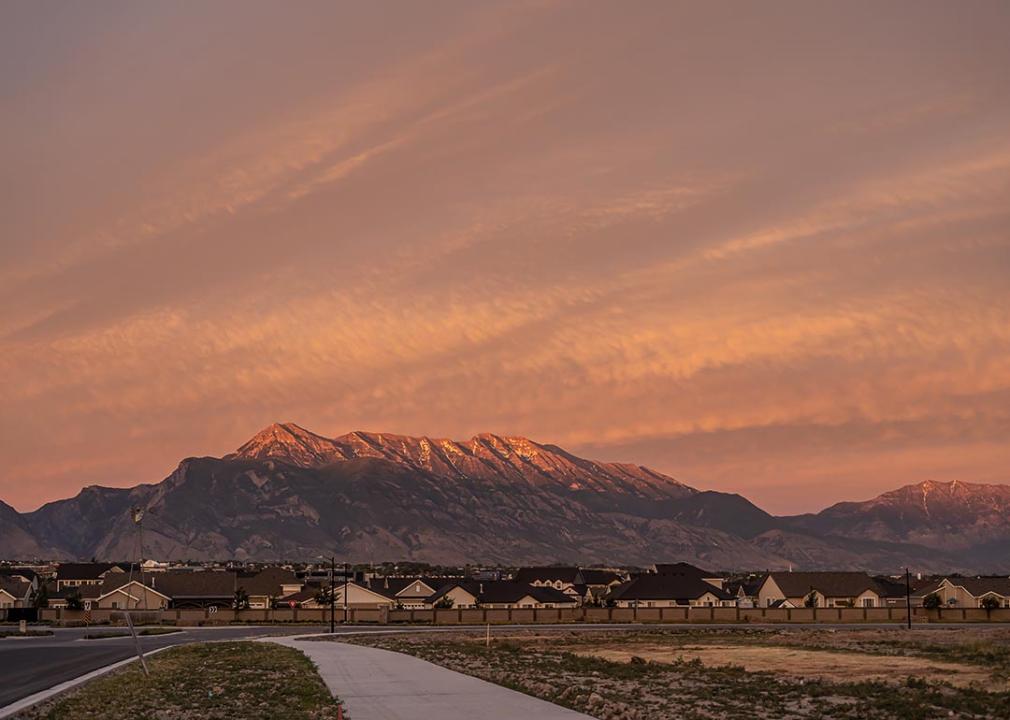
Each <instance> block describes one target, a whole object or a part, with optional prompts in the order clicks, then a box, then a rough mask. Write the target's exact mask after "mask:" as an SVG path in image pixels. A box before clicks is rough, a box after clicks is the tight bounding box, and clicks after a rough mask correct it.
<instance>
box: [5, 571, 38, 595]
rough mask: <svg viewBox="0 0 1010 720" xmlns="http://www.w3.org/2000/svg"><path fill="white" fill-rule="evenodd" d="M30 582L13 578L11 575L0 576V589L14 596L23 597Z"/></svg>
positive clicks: (29, 586)
mask: <svg viewBox="0 0 1010 720" xmlns="http://www.w3.org/2000/svg"><path fill="white" fill-rule="evenodd" d="M31 586H32V584H31V583H29V582H25V581H24V580H15V579H13V578H11V577H4V576H0V590H3V591H4V592H7V593H9V594H10V595H11V596H13V597H15V598H23V597H25V596H26V595H28V591H29V589H30V588H31Z"/></svg>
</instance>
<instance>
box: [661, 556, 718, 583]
mask: <svg viewBox="0 0 1010 720" xmlns="http://www.w3.org/2000/svg"><path fill="white" fill-rule="evenodd" d="M653 573H654V574H656V575H665V576H672V577H693V578H698V579H699V580H703V581H705V582H707V583H708V584H709V585H712V586H714V587H717V588H719V589H722V588H723V586H724V585H725V583H726V580H725V578H723V577H721V576H720V575H719V574H718V573H714V572H709V571H708V570H702V569H701V568H699V567H695V566H694V565H692V564H690V563H686V562H677V563H657V564H656V565H653Z"/></svg>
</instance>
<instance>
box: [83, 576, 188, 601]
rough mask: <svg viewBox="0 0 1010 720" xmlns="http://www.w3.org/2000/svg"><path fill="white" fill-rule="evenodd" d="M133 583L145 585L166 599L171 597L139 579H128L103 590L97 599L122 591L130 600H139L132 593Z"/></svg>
mask: <svg viewBox="0 0 1010 720" xmlns="http://www.w3.org/2000/svg"><path fill="white" fill-rule="evenodd" d="M103 585H104V583H103ZM134 585H141V586H143V587H146V588H147V589H148V590H150V591H151V592H153V593H154V594H155V595H160V596H161V597H163V598H165V599H166V600H171V599H172V598H170V597H169V596H168V595H166V594H165V593H161V592H158V591H157V590H155V589H154V588H152V587H149V586H147V585H144V584H143V583H142V582H141V581H140V580H139V579H134V580H130V581H129V582H125V583H122V584H121V585H119V586H118V587H116V588H113V589H112V590H108V591H106V592H103V593H102V594H101V595H99V596H98V599H99V600H101V599H102V598H106V597H108V596H109V595H112V594H114V593H123V594H124V595H126V596H127V597H129V598H130V599H131V600H139V598H138V597H137V596H136V595H134V594H133V592H132V591H133V590H135V588H134V587H133V586H134Z"/></svg>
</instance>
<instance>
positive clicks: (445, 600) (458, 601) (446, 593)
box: [425, 580, 483, 609]
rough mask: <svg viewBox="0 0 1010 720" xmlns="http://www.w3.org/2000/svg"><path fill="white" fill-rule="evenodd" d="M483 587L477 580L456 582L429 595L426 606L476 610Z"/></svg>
mask: <svg viewBox="0 0 1010 720" xmlns="http://www.w3.org/2000/svg"><path fill="white" fill-rule="evenodd" d="M482 586H483V584H482V583H481V582H479V581H476V580H455V581H453V582H450V583H448V584H446V585H443V586H442V587H440V588H439V589H438V590H437V591H436V592H435V593H433V594H432V595H429V596H428V597H427V598H426V599H425V604H426V605H427V606H428V607H434V608H439V607H449V608H460V609H468V608H475V607H477V598H478V596H479V595H480V588H481V587H482Z"/></svg>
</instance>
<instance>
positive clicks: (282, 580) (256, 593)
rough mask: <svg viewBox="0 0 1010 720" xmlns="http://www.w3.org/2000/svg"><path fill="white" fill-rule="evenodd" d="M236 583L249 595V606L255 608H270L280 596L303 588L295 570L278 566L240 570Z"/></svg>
mask: <svg viewBox="0 0 1010 720" xmlns="http://www.w3.org/2000/svg"><path fill="white" fill-rule="evenodd" d="M236 583H237V585H238V587H239V588H241V589H242V590H244V591H245V593H246V595H248V596H249V607H250V608H252V609H255V610H268V609H270V608H272V607H273V606H274V603H275V602H277V601H279V600H280V598H282V597H286V596H288V595H292V594H294V593H296V592H298V591H299V590H301V589H302V581H301V580H299V579H298V577H297V576H296V575H295V573H294V571H293V570H288V569H287V568H283V567H276V566H271V567H265V568H262V569H260V570H255V571H239V572H238V573H237V576H236Z"/></svg>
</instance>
